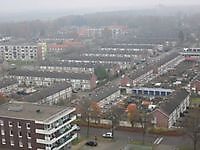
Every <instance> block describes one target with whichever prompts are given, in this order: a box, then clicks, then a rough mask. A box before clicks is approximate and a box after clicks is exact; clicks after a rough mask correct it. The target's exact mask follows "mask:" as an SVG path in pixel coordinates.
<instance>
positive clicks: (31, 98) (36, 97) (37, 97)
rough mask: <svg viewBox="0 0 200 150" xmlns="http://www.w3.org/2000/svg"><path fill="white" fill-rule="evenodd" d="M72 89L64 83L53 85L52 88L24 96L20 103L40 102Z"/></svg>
mask: <svg viewBox="0 0 200 150" xmlns="http://www.w3.org/2000/svg"><path fill="white" fill-rule="evenodd" d="M69 87H71V85H70V84H69V83H67V82H62V83H56V84H53V85H52V86H50V87H46V88H44V89H42V90H40V91H38V92H35V93H33V94H31V95H27V96H24V97H22V98H20V99H19V101H25V102H39V101H41V100H42V99H44V98H46V97H48V96H51V95H53V94H55V93H58V92H60V91H62V90H65V89H67V88H69Z"/></svg>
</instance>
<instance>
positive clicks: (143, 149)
mask: <svg viewBox="0 0 200 150" xmlns="http://www.w3.org/2000/svg"><path fill="white" fill-rule="evenodd" d="M128 148H129V150H153V148H152V146H145V145H135V144H133V145H129V147H128Z"/></svg>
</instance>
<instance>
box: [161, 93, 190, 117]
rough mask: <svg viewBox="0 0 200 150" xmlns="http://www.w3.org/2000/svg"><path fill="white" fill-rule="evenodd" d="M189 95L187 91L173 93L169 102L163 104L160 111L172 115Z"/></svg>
mask: <svg viewBox="0 0 200 150" xmlns="http://www.w3.org/2000/svg"><path fill="white" fill-rule="evenodd" d="M188 95H189V93H188V92H187V91H186V90H185V89H180V90H177V91H175V92H174V93H172V95H171V96H170V97H169V100H168V101H167V102H165V103H163V104H161V106H160V109H161V110H163V111H164V112H165V113H167V114H168V115H170V114H171V113H172V112H173V111H174V110H175V109H176V108H177V106H178V105H180V103H181V102H182V101H183V100H184V99H185V98H186V97H187V96H188Z"/></svg>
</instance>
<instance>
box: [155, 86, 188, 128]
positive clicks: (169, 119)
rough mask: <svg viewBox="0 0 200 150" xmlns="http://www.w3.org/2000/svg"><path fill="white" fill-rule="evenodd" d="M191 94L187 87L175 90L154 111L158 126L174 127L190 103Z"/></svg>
mask: <svg viewBox="0 0 200 150" xmlns="http://www.w3.org/2000/svg"><path fill="white" fill-rule="evenodd" d="M189 98H190V95H189V93H188V92H187V91H186V90H185V89H181V90H177V91H175V92H174V93H173V94H172V95H171V96H170V97H169V99H168V100H167V101H164V102H163V103H162V104H161V106H160V107H159V108H157V109H155V110H154V111H153V113H152V116H153V118H152V123H153V124H154V125H155V126H156V127H163V128H173V127H174V126H176V123H177V121H178V119H179V118H180V117H181V116H183V114H184V112H185V111H186V109H187V107H188V106H189V104H190V100H189Z"/></svg>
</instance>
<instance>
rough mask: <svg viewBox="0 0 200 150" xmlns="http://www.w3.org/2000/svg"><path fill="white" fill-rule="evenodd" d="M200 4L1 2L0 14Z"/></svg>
mask: <svg viewBox="0 0 200 150" xmlns="http://www.w3.org/2000/svg"><path fill="white" fill-rule="evenodd" d="M158 4H162V5H189V4H192V5H194V4H200V0H0V13H8V12H11V13H12V12H25V11H38V10H40V11H46V10H53V11H55V10H58V9H60V10H63V9H77V10H79V9H86V8H87V9H97V10H98V11H99V10H100V9H103V8H116V9H119V8H139V7H152V6H155V5H158Z"/></svg>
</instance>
